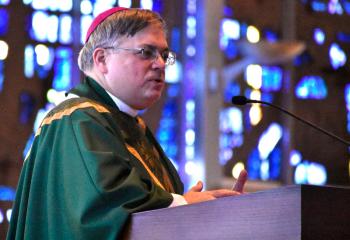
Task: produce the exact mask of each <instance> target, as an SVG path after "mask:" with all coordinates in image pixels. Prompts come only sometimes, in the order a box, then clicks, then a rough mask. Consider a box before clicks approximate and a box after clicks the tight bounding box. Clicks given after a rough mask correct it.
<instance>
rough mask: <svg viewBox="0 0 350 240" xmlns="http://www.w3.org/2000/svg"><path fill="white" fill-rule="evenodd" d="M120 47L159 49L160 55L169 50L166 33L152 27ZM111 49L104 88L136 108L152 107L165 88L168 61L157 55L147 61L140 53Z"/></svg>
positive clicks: (129, 38) (128, 39)
mask: <svg viewBox="0 0 350 240" xmlns="http://www.w3.org/2000/svg"><path fill="white" fill-rule="evenodd" d="M118 43H119V44H118V45H117V46H116V47H118V48H125V49H139V48H144V47H146V48H149V47H150V48H155V49H157V50H158V52H159V53H162V52H163V51H165V50H167V49H168V44H167V41H166V37H165V33H164V31H163V30H162V28H161V27H160V26H159V25H155V24H152V25H150V26H148V27H147V28H145V29H143V30H142V31H140V32H138V33H136V34H135V35H134V36H133V37H123V38H122V39H121V40H120V41H118ZM125 49H124V50H123V49H113V50H112V49H109V50H107V52H108V53H107V55H106V69H107V70H106V72H105V73H104V80H103V87H104V88H105V89H106V90H107V91H109V92H110V93H112V94H113V95H115V96H116V97H118V98H119V99H121V100H122V101H124V102H125V103H126V104H128V105H129V106H131V107H133V108H135V109H144V108H148V107H150V106H151V105H152V104H153V103H154V102H156V101H157V100H158V99H159V98H160V96H161V93H162V91H163V89H164V85H165V82H164V79H165V62H164V60H163V59H162V57H161V56H160V55H159V53H157V57H156V58H155V59H144V58H143V57H142V55H141V54H140V53H137V51H131V50H125Z"/></svg>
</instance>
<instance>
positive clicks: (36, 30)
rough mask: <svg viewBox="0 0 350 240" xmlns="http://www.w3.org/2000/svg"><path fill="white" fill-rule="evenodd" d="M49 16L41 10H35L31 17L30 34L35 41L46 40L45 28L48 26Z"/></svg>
mask: <svg viewBox="0 0 350 240" xmlns="http://www.w3.org/2000/svg"><path fill="white" fill-rule="evenodd" d="M48 18H49V16H48V15H47V14H46V13H45V12H43V11H36V12H34V13H33V17H32V31H33V32H32V34H33V36H32V37H33V38H34V39H35V40H37V41H41V42H43V41H46V40H47V28H48V24H47V22H48Z"/></svg>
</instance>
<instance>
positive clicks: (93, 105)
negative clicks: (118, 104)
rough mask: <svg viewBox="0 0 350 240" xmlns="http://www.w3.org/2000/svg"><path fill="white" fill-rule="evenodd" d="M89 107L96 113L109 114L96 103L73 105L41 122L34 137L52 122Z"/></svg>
mask: <svg viewBox="0 0 350 240" xmlns="http://www.w3.org/2000/svg"><path fill="white" fill-rule="evenodd" d="M89 107H92V108H94V109H95V110H96V111H98V112H100V113H104V112H109V111H108V109H107V108H105V107H104V106H102V105H99V104H97V103H93V102H83V103H79V104H77V105H75V106H72V107H71V108H68V109H64V110H63V111H60V112H57V113H55V114H53V115H52V116H50V117H47V118H45V119H44V120H43V121H42V123H41V125H40V127H39V129H38V131H37V132H36V134H35V136H38V135H40V132H41V128H42V127H43V126H44V125H48V124H51V123H52V121H55V120H58V119H61V118H62V117H64V116H68V115H70V114H72V112H74V111H76V110H77V109H81V108H89Z"/></svg>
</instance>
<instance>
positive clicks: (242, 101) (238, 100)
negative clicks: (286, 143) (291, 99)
mask: <svg viewBox="0 0 350 240" xmlns="http://www.w3.org/2000/svg"><path fill="white" fill-rule="evenodd" d="M231 102H232V103H233V104H235V105H246V104H248V103H260V104H265V105H268V106H271V107H273V108H276V109H278V110H280V111H282V112H284V113H286V114H287V115H289V116H292V117H293V118H295V119H297V120H299V121H301V122H302V123H304V124H306V125H308V126H310V127H312V128H314V129H316V130H318V131H321V132H322V133H324V134H326V135H328V136H329V137H332V138H333V139H336V140H337V141H339V142H341V143H343V144H345V145H346V146H348V147H349V146H350V142H348V141H346V140H344V139H342V138H340V137H339V136H337V135H335V134H333V133H331V132H328V131H326V130H325V129H323V128H320V127H318V126H316V125H315V124H313V123H311V122H309V121H307V120H305V119H302V118H300V117H298V116H297V115H295V114H293V113H291V112H289V111H287V110H285V109H283V108H282V107H280V106H278V105H275V104H272V103H269V102H265V101H260V100H254V99H248V98H246V97H245V96H234V97H232V100H231Z"/></svg>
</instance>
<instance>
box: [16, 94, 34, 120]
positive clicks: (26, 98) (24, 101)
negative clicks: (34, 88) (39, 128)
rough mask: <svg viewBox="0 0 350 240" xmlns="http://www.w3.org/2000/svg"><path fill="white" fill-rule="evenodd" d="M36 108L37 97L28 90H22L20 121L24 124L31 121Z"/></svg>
mask: <svg viewBox="0 0 350 240" xmlns="http://www.w3.org/2000/svg"><path fill="white" fill-rule="evenodd" d="M34 109H35V98H34V97H33V96H32V95H31V94H30V93H28V92H22V93H21V95H20V115H19V121H20V123H22V124H27V123H29V120H30V118H31V117H32V115H33V113H34Z"/></svg>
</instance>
